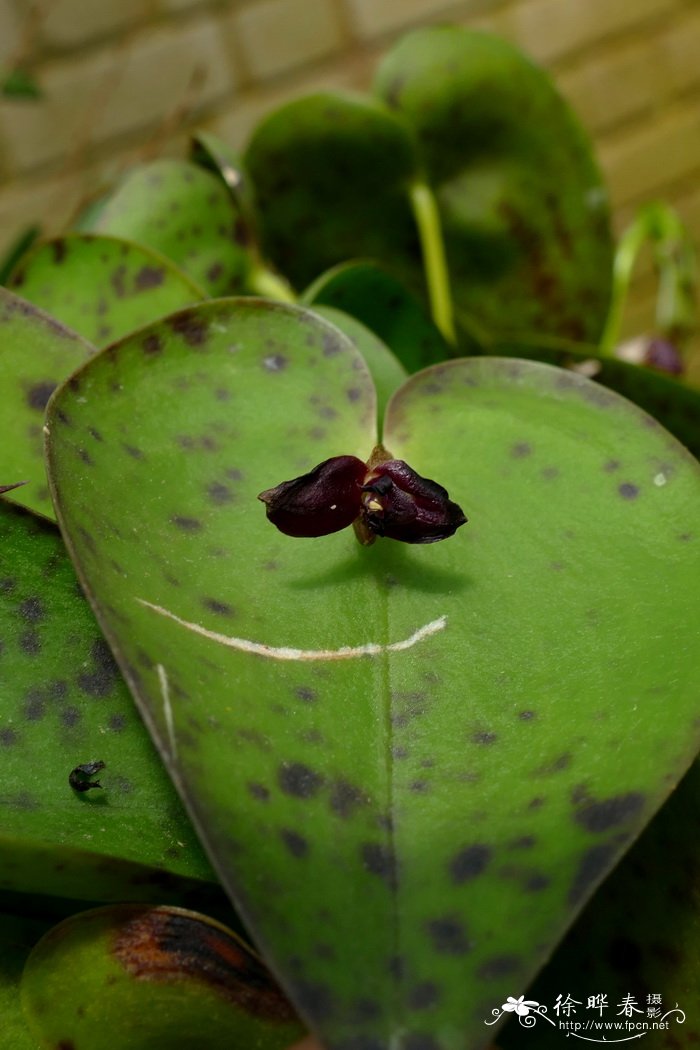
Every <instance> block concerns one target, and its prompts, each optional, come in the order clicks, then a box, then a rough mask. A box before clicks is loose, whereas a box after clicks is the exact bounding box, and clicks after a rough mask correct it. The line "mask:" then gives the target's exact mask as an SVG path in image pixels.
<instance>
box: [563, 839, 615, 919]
mask: <svg viewBox="0 0 700 1050" xmlns="http://www.w3.org/2000/svg"><path fill="white" fill-rule="evenodd" d="M614 855H615V846H614V845H611V844H606V843H603V844H601V845H600V846H591V848H590V849H588V850H586V852H585V853H584V854H583V855H582V856H581V859H580V861H579V865H578V868H577V870H576V874H575V875H574V878H573V881H572V883H571V887H570V889H569V902H570V903H571V904H578V903H579V901H581V900H582V899H583V898H584V897H585V896H586V894H587V893H588V891H589V889H591V888H592V886H593V885H594V884H595V883H596V882H597V881H598V879H599V878H601V877H602V875H604V873H605V872H606V871H607V869H608V867H609V865H610V864H611V863H612V860H613V857H614Z"/></svg>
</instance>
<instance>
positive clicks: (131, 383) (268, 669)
mask: <svg viewBox="0 0 700 1050" xmlns="http://www.w3.org/2000/svg"><path fill="white" fill-rule="evenodd" d="M154 348H157V350H158V352H155V353H154V352H153V349H154ZM92 428H99V434H100V439H101V440H99V441H98V440H96V439H95V438H94V436H93V435H92ZM49 431H50V434H49V443H48V450H49V464H50V474H51V478H52V484H53V488H54V492H55V495H56V500H57V507H58V513H59V515H60V519H61V523H62V527H63V529H64V532H65V536H66V538H67V541H68V544H69V547H70V549H71V551H72V554H73V556H74V558H75V560H76V563H77V565H78V567H79V573H80V577H81V580H82V581H83V583H84V585H85V587H86V588H87V590H88V592H89V593H90V595H91V597H92V600H93V602H94V604H95V608H96V610H97V613H98V616H99V619H100V622H101V624H102V626H103V629H104V630H105V632H106V635H107V637H108V638H109V640H110V643H111V645H112V646H113V648H114V650H115V652H116V654H117V657H118V659H119V660H120V662H121V664H122V667H123V669H124V671H125V674H126V676H127V678H128V681H129V683H130V685H131V687H132V690H133V692H134V694H135V696H136V697H137V699H138V702H139V704H140V706H141V709H142V711H143V713H144V716H145V718H146V720H147V722H148V724H149V725H150V727H151V728H152V731H153V733H154V735H155V738H156V740H157V741H158V743H159V746H160V749H161V753H162V755H163V757H164V760H165V761H166V763H167V765H168V768H169V769H170V771H171V774H172V775H173V777H174V779H175V781H176V782H177V784H178V785H179V787H180V790H181V792H182V795H183V797H184V798H185V800H186V802H187V805H188V808H189V811H190V814H191V816H192V818H193V820H194V821H195V823H196V825H197V827H198V829H199V831H200V834H201V836H202V839H203V841H204V842H205V843H206V846H207V848H208V850H209V852H210V854H211V857H212V860H213V861H214V863H215V865H216V868H217V871H218V872H219V873H220V875H221V878H222V880H223V882H224V884H225V886H226V887H227V888H228V890H229V892H230V893H231V895H232V897H233V899H234V900H235V901H236V902H237V904H238V906H239V908H240V909H241V911H242V912H243V914H244V916H245V919H246V921H247V923H248V924H249V928H250V929H251V930H252V931H253V933H254V935H255V937H256V943H257V944H258V946H259V947H260V948H261V950H262V951H263V952H264V955H265V958H266V959H267V961H268V962H269V964H270V965H271V967H272V968H273V970H274V972H275V973H276V974H277V976H278V977H279V979H280V981H281V982H282V984H283V986H284V988H285V990H286V991H287V993H288V995H289V996H290V998H291V999H292V1001H293V1002H294V1003H295V1004H296V1006H297V1008H298V1009H299V1011H300V1013H301V1014H302V1016H303V1017H304V1018H305V1019H306V1020H307V1021H308V1023H309V1024H310V1026H311V1027H312V1029H313V1030H314V1031H315V1032H316V1033H317V1035H318V1036H319V1039H320V1041H321V1043H322V1044H323V1045H324V1046H325V1047H326V1050H350V1047H357V1046H362V1047H363V1048H364V1047H366V1048H367V1050H370V1048H372V1050H374V1048H377V1050H379V1048H383V1047H386V1046H389V1045H397V1046H398V1045H401V1046H402V1050H406V1048H408V1047H412V1048H418V1047H420V1048H421V1050H428V1048H430V1050H463V1048H464V1046H465V1045H469V1046H470V1047H472V1048H474V1050H476V1048H478V1047H482V1046H486V1045H489V1044H490V1043H491V1042H492V1041H493V1029H492V1028H488V1027H486V1026H485V1025H484V1021H485V1019H492V1010H493V1008H494V1007H498V1006H499V1004H501V1003H503V1002H506V1001H507V996H509V995H510V996H516V997H517V996H518V995H520V994H522V993H523V992H524V990H525V985H526V983H527V982H528V980H530V979H531V978H532V976H533V975H534V974H535V973H536V972H537V970H538V969H539V968H540V967H541V965H542V963H543V962H544V960H545V958H546V957H547V955H548V954H549V953H550V952H551V950H552V948H553V946H554V945H555V944H556V943H557V941H558V940H559V939H560V938H561V936H562V934H563V933H564V931H565V929H566V928H567V926H568V925H569V924H570V923H571V922H572V920H573V919H574V917H575V915H576V914H577V912H578V910H579V909H580V908H581V907H582V906H583V904H584V903H585V901H586V900H587V899H588V898H589V897H590V895H591V894H592V893H593V891H594V889H595V888H596V886H597V885H598V883H599V882H600V880H601V879H602V878H603V877H604V876H605V874H606V873H607V872H608V871H609V870H610V869H611V868H612V866H613V865H614V864H615V862H616V861H617V859H618V858H619V857H620V855H621V854H622V852H623V850H624V849H625V847H626V846H627V845H628V844H629V843H630V842H631V840H632V839H633V838H634V837H635V836H636V835H637V834H638V833H639V831H640V829H641V828H642V827H643V826H644V824H645V823H646V822H647V821H648V820H649V818H650V817H651V815H652V814H653V812H654V811H655V810H656V808H657V807H658V806H659V805H660V803H661V801H662V800H663V798H664V797H665V796H666V794H668V792H669V791H670V789H671V787H672V786H673V784H674V783H675V782H676V781H677V780H678V779H679V778H680V776H681V774H682V773H683V771H684V770H685V768H686V767H687V766H688V764H689V763H690V761H691V760H692V758H693V756H694V754H695V752H696V751H697V749H698V744H699V743H700V740H699V728H698V719H699V716H700V710H699V708H698V699H697V690H696V684H695V678H696V675H695V666H694V660H693V654H694V653H695V652H696V651H697V645H698V640H699V639H698V633H699V631H700V627H699V624H700V616H698V612H699V610H698V602H699V600H700V599H699V597H698V596H699V595H700V579H699V575H700V567H699V563H698V538H697V520H698V514H699V512H700V478H699V468H698V465H697V463H696V462H695V461H694V460H693V459H692V457H690V456H689V455H688V454H687V452H685V451H684V449H683V448H682V447H681V446H680V445H679V444H678V443H677V442H676V441H675V440H674V439H673V438H672V437H671V436H670V435H669V434H668V433H667V432H666V431H664V430H663V429H662V428H661V427H660V426H659V425H658V424H656V423H655V422H654V421H653V420H652V419H650V418H649V417H648V416H646V415H644V414H643V413H642V412H640V411H639V410H638V409H636V408H635V407H634V406H632V405H631V404H629V403H628V402H626V401H624V400H622V399H621V398H619V397H618V396H617V395H615V394H613V393H611V392H609V391H606V390H603V389H601V388H599V387H597V386H596V385H595V384H592V383H591V382H590V381H588V380H586V379H584V378H582V377H580V376H577V375H573V374H571V373H568V372H563V371H560V370H558V369H554V368H551V367H548V366H546V365H540V364H536V363H533V362H526V361H512V360H497V359H474V360H458V361H454V362H450V363H447V364H444V365H438V366H435V367H433V368H430V369H427V370H426V371H424V372H421V373H418V374H417V375H415V376H413V377H412V378H411V379H410V380H409V381H408V382H407V383H406V384H405V385H404V386H403V387H402V388H401V389H400V390H399V391H398V392H397V393H396V394H395V395H394V397H393V399H392V401H391V402H390V404H389V408H388V412H387V417H386V422H385V427H384V432H383V435H382V442H383V444H384V446H385V447H386V449H387V450H388V452H389V453H390V454H391V456H392V457H393V458H394V459H395V460H402V461H404V462H406V463H408V464H410V466H411V468H412V469H413V470H415V471H416V472H417V473H418V474H419V475H420V476H421V477H423V478H433V479H436V481H437V482H438V483H439V485H440V486H443V487H444V488H445V489H446V490H447V491H448V492H449V494H450V498H451V499H452V500H453V501H454V502H456V503H458V504H459V506H460V507H462V508H463V511H464V513H465V514H466V515H467V516H468V517H469V525H468V526H466V527H465V528H460V529H458V530H457V532H456V534H455V535H454V536H452V537H451V538H449V539H448V540H447V541H446V542H444V543H435V544H427V545H425V544H423V545H421V544H418V545H408V544H403V543H396V542H393V541H391V540H387V539H379V540H378V541H377V542H376V543H375V544H374V545H373V546H371V547H369V548H363V547H361V546H359V545H358V544H357V543H356V542H355V539H354V538H353V535H352V533H351V532H350V531H349V530H341V531H337V532H333V533H332V534H330V535H325V536H320V537H318V538H316V539H309V538H305V539H297V538H294V537H291V536H285V535H284V534H282V533H281V532H279V531H278V530H276V529H274V528H272V527H270V525H269V523H268V522H266V520H265V514H264V509H263V507H261V505H260V502H259V501H258V500H257V499H256V497H257V495H258V493H260V492H261V491H264V490H266V489H269V488H271V487H273V488H274V487H275V486H277V485H278V484H279V483H280V481H282V480H286V479H294V478H298V477H300V476H302V475H303V474H305V473H308V472H310V471H312V470H313V468H314V467H316V466H318V465H319V464H321V463H324V462H325V461H326V460H329V459H332V458H333V457H337V456H342V457H357V458H358V459H359V460H362V461H365V462H366V460H367V458H368V456H369V455H370V452H371V449H372V448H373V447H374V445H375V444H376V440H377V434H376V432H375V400H374V391H373V389H372V385H371V382H370V377H369V374H368V372H367V369H366V367H365V364H364V362H363V360H362V358H361V357H360V356H359V355H358V353H357V351H356V350H355V349H354V348H353V346H352V344H351V343H350V342H349V341H348V340H347V339H346V338H345V337H344V336H343V335H342V334H341V333H340V332H339V331H338V330H336V329H334V328H333V327H331V326H330V325H328V324H327V323H326V322H324V321H322V320H321V319H319V318H316V317H315V316H314V315H313V314H311V313H309V312H307V311H303V310H300V309H298V308H292V307H282V306H274V305H272V304H266V303H262V302H256V301H250V300H240V301H223V300H222V301H219V302H212V303H207V304H203V305H202V306H200V307H197V308H195V309H193V310H191V311H187V312H185V313H180V314H176V315H174V316H172V317H170V318H168V319H165V320H164V321H163V322H162V323H159V324H157V325H155V326H152V327H150V328H149V329H147V330H144V331H142V332H140V333H136V334H135V335H134V336H132V337H130V338H128V339H126V340H124V341H122V342H121V343H120V344H118V345H117V346H115V347H113V348H111V349H110V351H109V352H108V353H105V354H102V355H99V356H98V357H95V358H93V359H92V360H91V361H90V362H88V364H87V365H86V366H85V367H84V368H82V369H81V370H80V371H79V372H78V373H77V374H76V375H75V376H74V377H73V380H72V382H71V383H70V384H66V385H65V386H64V387H63V388H62V389H61V391H60V392H59V393H58V394H57V395H56V397H55V399H54V400H53V401H52V405H51V411H50V419H49ZM125 443H128V445H129V446H130V448H132V449H136V450H138V455H134V454H133V453H129V452H127V451H126V450H125V448H124V445H125ZM85 450H88V451H89V462H88V460H86V457H85V456H84V455H83V453H84V451H85ZM115 478H118V479H119V484H118V485H116V484H115Z"/></svg>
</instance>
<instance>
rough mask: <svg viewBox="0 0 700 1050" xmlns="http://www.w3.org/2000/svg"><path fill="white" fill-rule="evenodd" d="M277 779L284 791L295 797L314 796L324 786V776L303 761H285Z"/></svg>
mask: <svg viewBox="0 0 700 1050" xmlns="http://www.w3.org/2000/svg"><path fill="white" fill-rule="evenodd" d="M277 779H278V782H279V786H280V787H281V789H282V791H284V793H285V794H286V795H292V796H294V797H295V798H313V797H314V795H316V794H318V792H319V791H320V789H321V787H322V786H323V777H322V776H321V775H320V774H319V773H315V772H314V770H313V769H309V767H308V766H305V765H304V764H303V763H302V762H283V763H282V765H281V766H280V767H279V771H278V774H277Z"/></svg>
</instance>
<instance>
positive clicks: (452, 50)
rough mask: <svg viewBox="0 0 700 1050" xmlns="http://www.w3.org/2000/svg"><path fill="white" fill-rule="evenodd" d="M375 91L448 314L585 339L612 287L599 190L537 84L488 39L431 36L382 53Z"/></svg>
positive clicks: (497, 328) (472, 34)
mask: <svg viewBox="0 0 700 1050" xmlns="http://www.w3.org/2000/svg"><path fill="white" fill-rule="evenodd" d="M375 90H376V92H377V94H378V95H379V96H380V98H381V99H382V100H383V101H384V102H385V103H386V104H387V105H388V106H390V107H392V108H393V109H394V110H395V111H396V113H397V114H398V115H400V116H402V117H403V118H404V119H406V120H407V121H408V123H409V124H410V126H411V127H412V129H413V130H414V132H415V134H416V136H417V139H418V142H419V150H420V156H421V162H422V164H423V165H424V166H425V168H426V172H427V180H428V182H429V183H430V185H431V186H432V188H433V191H434V192H435V194H436V197H437V201H438V206H439V210H440V216H441V219H442V226H443V234H444V238H445V246H446V251H447V258H448V264H449V270H450V278H451V283H452V291H453V295H454V300H455V309H456V313H457V315H458V316H460V315H462V316H467V317H473V318H475V319H476V320H477V321H479V322H480V323H481V324H482V325H483V326H484V327H485V328H486V329H487V330H488V331H492V332H497V333H513V332H527V331H530V332H545V333H549V334H557V335H560V336H567V337H568V338H571V339H581V340H590V341H592V342H594V341H595V340H596V339H597V338H598V337H599V336H600V334H601V331H602V328H603V325H604V323H605V319H606V316H607V310H608V303H609V297H610V286H611V278H612V238H611V233H610V226H609V217H608V209H607V203H606V201H607V197H606V191H605V188H604V185H603V183H602V180H601V175H600V172H599V171H598V168H597V166H596V164H595V161H594V159H593V155H592V152H591V146H590V143H589V142H588V141H587V139H586V137H585V135H584V133H583V131H582V129H581V127H580V126H579V124H578V122H577V121H576V120H575V118H574V116H573V114H572V112H571V111H570V109H569V108H568V106H567V104H566V103H565V102H564V100H563V99H562V98H561V96H560V95H559V94H558V93H557V91H556V89H555V88H554V86H553V84H552V81H551V79H550V78H549V76H548V75H547V74H546V73H545V72H543V71H542V70H540V69H538V68H537V67H536V66H533V65H532V64H531V63H530V62H529V61H528V60H527V59H526V58H525V56H524V55H522V54H521V53H520V52H519V51H517V50H516V49H515V48H513V47H512V46H511V45H510V44H508V43H506V42H505V41H503V40H500V39H499V38H498V37H495V36H491V35H489V34H488V33H481V32H477V31H473V30H467V29H461V28H457V27H455V26H431V27H428V28H425V29H420V30H417V31H416V32H414V33H409V34H408V35H406V36H404V37H402V38H401V40H400V41H399V43H398V44H397V45H396V46H395V47H394V48H393V49H392V50H391V51H390V52H389V53H388V54H387V55H386V56H385V58H384V60H383V61H382V63H381V65H380V67H379V70H378V72H377V76H376V81H375ZM504 306H505V307H506V308H505V309H504Z"/></svg>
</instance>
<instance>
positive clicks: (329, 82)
mask: <svg viewBox="0 0 700 1050" xmlns="http://www.w3.org/2000/svg"><path fill="white" fill-rule="evenodd" d="M367 79H368V64H367V63H366V62H363V61H360V62H359V63H358V62H346V63H342V64H337V65H335V64H334V67H333V69H332V70H329V71H324V72H322V73H319V74H318V75H317V76H314V77H310V76H309V75H308V74H307V75H306V76H305V77H304V80H303V83H296V84H294V85H287V84H285V86H284V87H282V88H276V89H274V88H273V89H271V88H268V89H266V90H257V91H253V92H249V93H248V94H246V95H244V96H243V97H242V98H241V99H240V101H239V102H238V103H237V104H236V105H235V106H234V107H232V108H230V109H227V110H225V111H224V112H223V113H222V114H221V115H219V116H217V117H216V118H215V119H214V120H212V121H210V122H208V126H209V127H210V128H211V130H212V131H213V132H215V133H216V134H217V135H219V136H220V138H222V139H223V140H224V141H225V142H229V143H230V144H231V145H232V146H233V148H234V149H242V148H243V147H244V145H245V144H246V142H247V141H248V138H249V136H250V134H251V132H252V131H253V129H254V128H255V127H256V125H257V124H258V123H259V122H260V121H261V120H262V119H263V118H264V117H266V116H267V114H268V113H271V112H272V111H273V110H274V109H277V108H278V107H279V106H281V105H283V104H284V103H285V102H288V101H290V100H291V99H295V98H298V97H299V96H300V95H302V94H311V93H312V92H314V91H361V90H362V89H363V87H364V86H365V85H366V83H367Z"/></svg>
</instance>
